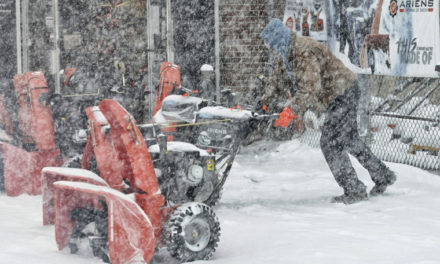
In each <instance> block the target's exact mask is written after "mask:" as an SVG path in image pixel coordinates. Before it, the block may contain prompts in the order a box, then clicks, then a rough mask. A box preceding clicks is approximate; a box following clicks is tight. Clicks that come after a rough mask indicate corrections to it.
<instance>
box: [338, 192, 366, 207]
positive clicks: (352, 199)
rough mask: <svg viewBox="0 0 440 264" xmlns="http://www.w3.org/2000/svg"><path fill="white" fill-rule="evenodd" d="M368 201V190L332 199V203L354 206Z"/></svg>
mask: <svg viewBox="0 0 440 264" xmlns="http://www.w3.org/2000/svg"><path fill="white" fill-rule="evenodd" d="M367 199H368V194H367V191H366V190H362V191H359V192H355V193H344V194H343V195H339V196H335V197H333V198H332V200H331V202H332V203H344V204H353V203H357V202H360V201H363V200H367Z"/></svg>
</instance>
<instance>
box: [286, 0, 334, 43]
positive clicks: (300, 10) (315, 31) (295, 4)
mask: <svg viewBox="0 0 440 264" xmlns="http://www.w3.org/2000/svg"><path fill="white" fill-rule="evenodd" d="M324 4H325V3H324V0H319V1H312V0H287V1H286V8H285V11H284V19H283V22H284V24H285V25H286V26H287V27H288V28H289V29H290V30H292V31H293V32H296V33H297V34H299V35H301V36H307V37H311V38H314V39H316V40H318V41H326V40H327V25H326V12H325V8H324Z"/></svg>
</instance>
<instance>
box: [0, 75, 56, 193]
mask: <svg viewBox="0 0 440 264" xmlns="http://www.w3.org/2000/svg"><path fill="white" fill-rule="evenodd" d="M14 87H15V92H16V94H17V101H18V108H19V109H18V113H17V115H18V128H17V129H16V131H14V129H13V126H12V121H11V120H10V118H9V119H4V118H3V120H6V121H5V122H6V123H4V124H2V125H3V126H4V127H6V129H7V131H9V134H10V135H11V132H13V133H12V135H13V134H19V140H15V141H14V139H13V138H12V137H11V138H10V140H2V141H0V157H1V160H0V161H1V165H2V169H3V171H2V172H0V173H1V175H0V178H2V179H3V180H4V189H5V190H6V194H7V195H9V196H17V195H20V194H22V193H27V194H31V195H37V194H41V169H42V168H43V167H46V166H57V165H61V164H60V163H61V160H60V159H59V157H60V150H59V149H58V148H57V147H56V145H55V138H54V127H53V119H52V112H51V109H50V106H49V103H48V92H49V89H48V87H47V83H46V79H45V78H44V75H43V73H42V72H28V73H26V74H19V75H16V76H15V77H14ZM5 100H6V98H5ZM5 100H3V101H2V102H1V105H2V106H3V107H0V110H1V112H2V113H1V115H2V116H6V117H9V113H5V111H7V108H6V107H4V103H5Z"/></svg>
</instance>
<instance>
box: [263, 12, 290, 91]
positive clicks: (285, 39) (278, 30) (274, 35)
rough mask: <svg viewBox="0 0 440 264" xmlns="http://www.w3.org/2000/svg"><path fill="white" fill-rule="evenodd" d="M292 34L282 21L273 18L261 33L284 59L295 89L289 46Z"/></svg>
mask: <svg viewBox="0 0 440 264" xmlns="http://www.w3.org/2000/svg"><path fill="white" fill-rule="evenodd" d="M290 35H291V32H290V30H289V28H288V27H286V26H285V25H284V24H283V22H282V21H281V20H279V19H278V18H273V19H272V20H271V21H270V22H269V24H267V26H266V27H265V28H264V29H263V31H262V32H261V33H260V38H262V39H263V40H264V41H265V42H266V43H267V44H268V45H269V46H270V47H271V48H272V49H273V50H275V52H276V53H278V54H279V55H280V56H281V58H283V62H284V67H285V68H286V70H287V73H288V75H289V78H290V80H291V81H292V84H293V86H294V88H295V90H296V89H297V87H296V82H295V77H294V76H293V72H292V65H291V64H290V62H289V55H288V54H289V44H290Z"/></svg>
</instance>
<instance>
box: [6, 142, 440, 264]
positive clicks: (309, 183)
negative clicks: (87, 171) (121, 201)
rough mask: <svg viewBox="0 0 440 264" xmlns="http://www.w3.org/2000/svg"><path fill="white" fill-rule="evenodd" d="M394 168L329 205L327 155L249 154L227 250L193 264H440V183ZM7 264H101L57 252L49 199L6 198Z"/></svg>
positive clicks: (263, 148) (226, 202)
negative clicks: (378, 192) (386, 177)
mask: <svg viewBox="0 0 440 264" xmlns="http://www.w3.org/2000/svg"><path fill="white" fill-rule="evenodd" d="M353 164H354V166H355V168H356V170H357V171H358V173H359V177H360V178H361V179H362V180H363V181H364V183H365V184H366V185H367V186H368V188H369V189H370V188H371V187H372V186H373V183H372V182H371V180H370V179H369V177H368V173H367V172H366V171H365V170H364V169H362V167H361V166H360V165H359V164H358V163H357V162H356V161H354V160H353ZM387 164H388V165H389V166H390V167H391V168H392V169H393V170H394V171H395V172H396V174H397V176H398V179H397V182H396V183H395V184H394V185H393V186H391V187H390V188H389V189H388V191H387V193H386V195H384V196H380V197H374V198H370V199H369V200H368V201H365V202H361V203H358V204H354V205H349V206H346V205H343V204H332V203H330V202H329V200H330V198H331V197H332V196H333V195H339V194H340V193H341V189H340V188H339V187H338V186H337V184H336V183H335V181H334V179H333V177H332V175H331V173H330V171H329V169H328V168H327V165H326V163H325V161H324V158H323V156H322V154H321V152H320V150H319V149H314V148H310V147H308V146H306V145H305V144H301V143H300V142H299V141H298V140H293V141H290V142H285V143H273V142H262V143H258V144H254V145H252V146H250V147H246V148H243V149H242V150H241V153H240V154H239V156H238V157H237V159H236V162H235V163H234V166H233V169H232V171H231V175H230V178H229V179H228V181H227V183H226V185H225V188H224V191H223V198H222V200H221V202H220V204H219V206H217V207H216V208H215V211H216V213H217V215H218V217H219V219H220V222H221V229H222V235H221V238H220V245H219V248H218V250H217V252H216V254H215V255H214V258H213V259H212V260H209V261H197V262H194V263H195V264H208V263H209V264H247V263H249V264H267V263H271V264H292V263H298V264H300V263H307V264H312V263H323V264H331V263H337V264H341V263H342V264H343V263H347V264H352V263H357V264H362V263H365V264H371V263H380V264H386V263H390V264H391V263H403V264H405V263H408V264H409V263H411V264H430V263H432V264H434V263H439V261H440V251H439V250H438V245H440V210H439V205H440V195H438V193H439V191H440V177H438V176H436V175H433V174H430V173H428V172H425V171H423V170H421V169H417V168H414V167H411V166H407V165H400V164H393V163H387ZM0 262H1V263H30V262H32V263H36V264H43V263H45V264H46V263H54V264H55V263H63V264H70V263H92V264H93V263H102V262H101V261H100V260H99V259H97V258H94V257H92V256H80V255H70V254H69V252H68V250H64V251H58V250H57V247H56V243H55V238H54V228H53V227H47V226H42V216H41V197H40V196H34V197H31V196H26V195H24V196H20V197H15V198H12V197H7V196H4V195H2V196H0ZM165 263H167V264H170V263H173V262H172V261H170V260H167V261H166V262H165Z"/></svg>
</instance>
